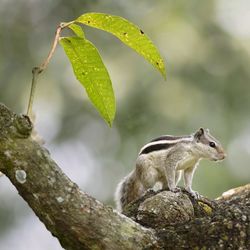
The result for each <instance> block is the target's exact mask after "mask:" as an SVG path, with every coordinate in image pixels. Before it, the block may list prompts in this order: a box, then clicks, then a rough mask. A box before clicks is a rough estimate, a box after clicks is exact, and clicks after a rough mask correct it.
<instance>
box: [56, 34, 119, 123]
mask: <svg viewBox="0 0 250 250" xmlns="http://www.w3.org/2000/svg"><path fill="white" fill-rule="evenodd" d="M60 44H61V45H62V46H63V48H64V51H65V53H66V54H67V56H68V58H69V60H70V62H71V64H72V67H73V70H74V73H75V76H76V78H77V79H78V80H79V81H80V82H81V84H82V85H83V86H84V87H85V89H86V92H87V94H88V96H89V98H90V100H91V101H92V103H93V104H94V106H95V107H96V109H97V110H98V111H99V112H100V114H101V116H102V117H103V118H104V120H105V121H106V122H107V123H108V124H109V125H110V126H111V125H112V122H113V120H114V116H115V97H114V92H113V88H112V84H111V81H110V77H109V74H108V72H107V69H106V68H105V66H104V64H103V62H102V59H101V57H100V55H99V52H98V50H97V49H96V48H95V46H94V45H93V44H92V43H91V42H89V41H88V40H86V39H83V38H80V37H64V38H61V39H60Z"/></svg>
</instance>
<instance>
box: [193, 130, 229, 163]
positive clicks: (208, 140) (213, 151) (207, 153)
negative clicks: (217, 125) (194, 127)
mask: <svg viewBox="0 0 250 250" xmlns="http://www.w3.org/2000/svg"><path fill="white" fill-rule="evenodd" d="M194 142H195V144H196V147H195V148H196V151H198V153H199V154H200V155H201V156H202V157H203V158H207V159H210V160H214V161H218V160H223V159H225V157H226V154H225V151H224V149H223V147H222V145H221V143H220V142H219V141H218V140H217V139H216V138H214V137H213V136H212V135H211V134H210V133H209V129H204V128H200V129H199V130H198V131H196V132H195V133H194Z"/></svg>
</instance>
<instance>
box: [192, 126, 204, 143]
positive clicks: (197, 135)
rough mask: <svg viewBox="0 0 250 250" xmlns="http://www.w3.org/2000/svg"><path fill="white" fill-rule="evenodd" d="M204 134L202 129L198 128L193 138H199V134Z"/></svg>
mask: <svg viewBox="0 0 250 250" xmlns="http://www.w3.org/2000/svg"><path fill="white" fill-rule="evenodd" d="M202 135H204V129H203V128H200V129H199V130H198V131H197V132H196V133H195V134H194V138H195V139H196V140H198V141H199V140H200V138H201V136H202Z"/></svg>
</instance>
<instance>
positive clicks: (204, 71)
mask: <svg viewBox="0 0 250 250" xmlns="http://www.w3.org/2000/svg"><path fill="white" fill-rule="evenodd" d="M85 12H106V13H110V14H114V15H120V16H123V17H125V18H127V19H129V20H131V21H132V22H134V23H136V24H137V25H138V26H140V27H141V28H142V29H143V30H144V31H145V33H146V34H147V35H149V37H150V38H151V39H152V40H153V42H154V43H155V44H156V45H157V47H158V48H159V50H160V52H161V54H162V55H163V57H164V58H165V60H166V65H167V81H164V80H163V79H162V77H161V75H160V74H159V73H158V72H157V71H156V70H155V69H154V68H153V67H152V66H151V65H150V64H149V63H147V62H146V61H145V60H144V59H143V58H142V57H140V56H139V55H137V54H136V53H135V52H134V51H132V50H131V49H129V48H127V47H126V46H125V45H123V44H121V42H119V41H118V40H117V39H116V38H114V37H113V36H111V35H110V34H107V33H105V32H103V31H99V30H95V29H91V28H87V27H86V28H85V32H86V36H87V37H88V38H89V40H91V41H92V42H93V43H94V44H95V45H96V46H97V48H98V49H99V51H100V53H101V55H102V57H103V60H104V63H105V64H106V66H107V68H108V70H109V73H110V76H111V79H112V81H113V86H114V90H115V94H116V98H117V115H116V118H115V121H114V125H113V127H112V128H109V127H108V126H107V125H106V124H105V123H104V121H103V120H102V119H101V118H100V116H99V115H98V113H97V111H96V110H95V109H94V108H93V106H92V105H91V104H90V102H89V101H88V99H87V96H86V94H85V92H84V89H83V88H82V86H81V85H80V84H79V83H78V82H77V81H76V79H75V78H74V76H73V73H72V69H71V67H70V64H69V62H68V60H67V58H66V56H65V55H64V53H63V50H62V48H60V47H58V49H57V51H56V53H55V55H54V57H53V59H52V61H51V63H50V65H49V68H48V69H47V70H46V71H45V72H44V73H43V74H42V75H41V77H40V80H39V86H38V88H37V91H36V96H35V106H34V110H35V113H36V116H37V119H36V127H37V130H38V131H39V133H40V135H41V136H42V137H43V138H44V139H45V141H46V144H45V146H46V147H47V148H48V149H49V150H50V152H51V155H52V157H53V158H54V159H55V160H56V162H57V163H58V164H59V165H60V167H61V168H62V169H63V171H65V173H66V174H67V175H68V176H69V177H70V178H71V179H72V180H73V181H75V182H76V183H77V184H78V185H79V186H80V187H81V188H82V189H83V190H84V191H86V192H87V193H89V194H90V195H92V196H94V197H95V198H97V199H99V200H101V201H102V202H104V203H105V204H110V205H114V203H113V193H114V190H115V187H116V185H117V183H118V182H119V180H120V179H121V178H122V177H123V176H124V175H126V174H127V173H128V172H129V171H130V170H131V169H132V168H133V167H134V162H135V159H136V156H137V153H138V150H139V149H140V147H141V146H142V145H143V144H145V143H146V142H148V141H149V140H151V139H152V138H154V137H156V136H159V135H162V134H176V135H181V134H190V133H192V132H194V131H195V130H196V129H197V128H199V127H200V126H204V127H207V128H210V131H211V133H212V134H214V135H215V136H216V137H217V138H219V139H220V141H221V142H223V145H224V146H225V148H226V151H227V154H228V157H227V159H226V160H225V161H224V162H221V163H214V162H208V161H202V162H201V164H200V167H199V168H198V169H197V171H196V174H195V177H194V183H193V188H194V190H198V191H199V192H200V193H201V194H203V195H206V196H208V197H210V198H215V197H217V196H219V195H220V194H221V193H222V192H224V191H226V190H228V189H230V188H234V187H236V186H239V185H244V184H246V183H248V182H249V179H250V171H249V161H250V117H249V112H250V111H249V109H250V67H249V65H250V2H249V1H247V0H230V1H228V0H217V1H215V0H214V1H212V0H211V1H199V0H189V1H185V0H177V1H166V0H158V1H151V0H143V1H140V0H107V1H100V0H85V1H79V0H78V1H77V0H72V1H67V0H53V1H50V0H19V1H17V0H0V102H3V103H5V104H6V105H7V106H8V107H10V108H11V109H12V110H14V111H16V112H18V113H21V112H24V111H25V110H26V106H27V102H28V95H29V91H30V82H31V69H32V67H34V66H36V65H38V64H40V63H41V62H42V60H43V59H44V58H45V56H46V55H47V53H48V50H49V48H50V46H51V41H52V39H53V36H54V32H55V29H56V26H57V25H58V24H59V23H60V22H61V21H70V20H73V19H74V18H76V17H78V16H79V15H81V14H83V13H85ZM0 249H1V250H14V249H19V250H28V249H36V250H40V249H41V250H44V249H46V250H47V249H53V250H57V249H58V250H59V249H62V248H61V246H60V245H59V243H58V241H57V239H55V238H53V237H52V236H51V234H50V233H49V232H48V231H47V230H46V229H45V227H44V225H43V224H42V223H41V222H40V221H39V220H38V218H36V216H35V215H34V214H33V212H32V211H31V209H30V208H29V207H28V206H27V204H26V203H25V202H24V201H23V200H22V198H21V197H19V195H18V193H17V191H16V189H15V188H14V187H13V186H12V184H11V183H10V182H9V181H8V179H7V178H6V177H2V178H0Z"/></svg>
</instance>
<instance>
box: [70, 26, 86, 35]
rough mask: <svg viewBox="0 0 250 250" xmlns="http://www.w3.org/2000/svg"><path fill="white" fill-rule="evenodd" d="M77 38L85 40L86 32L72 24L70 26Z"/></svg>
mask: <svg viewBox="0 0 250 250" xmlns="http://www.w3.org/2000/svg"><path fill="white" fill-rule="evenodd" d="M68 27H69V28H70V29H71V30H72V31H73V32H74V33H75V34H76V35H77V36H79V37H81V38H84V37H85V36H84V32H83V30H82V28H81V26H79V25H77V24H75V23H72V24H70V25H69V26H68Z"/></svg>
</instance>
